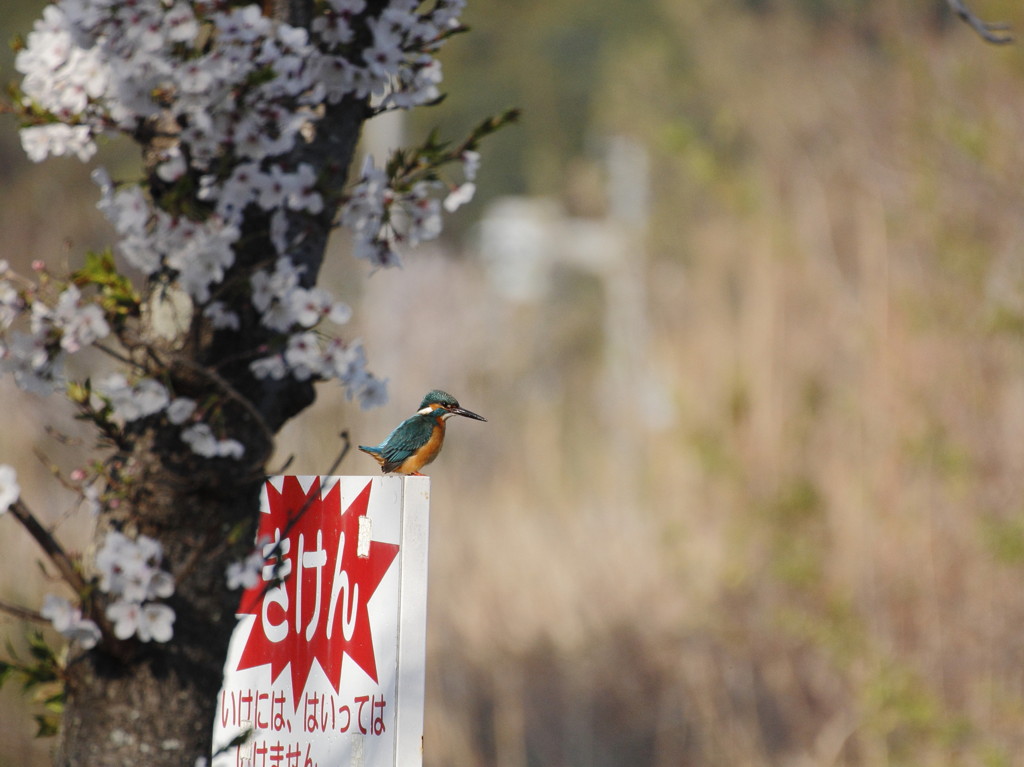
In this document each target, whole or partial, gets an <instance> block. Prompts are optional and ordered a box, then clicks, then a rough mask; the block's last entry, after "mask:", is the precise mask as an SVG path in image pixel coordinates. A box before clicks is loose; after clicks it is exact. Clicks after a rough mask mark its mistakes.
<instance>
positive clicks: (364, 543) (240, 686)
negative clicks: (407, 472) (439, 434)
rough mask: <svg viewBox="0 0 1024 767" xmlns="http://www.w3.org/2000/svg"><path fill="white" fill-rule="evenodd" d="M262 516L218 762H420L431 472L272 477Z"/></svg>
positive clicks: (224, 692) (227, 670) (240, 765)
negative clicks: (258, 561)
mask: <svg viewBox="0 0 1024 767" xmlns="http://www.w3.org/2000/svg"><path fill="white" fill-rule="evenodd" d="M261 512H262V513H261V514H260V525H259V532H258V540H259V541H261V542H262V543H261V544H260V546H261V553H262V555H263V557H264V559H265V561H264V562H263V563H262V564H263V566H262V569H260V570H259V571H258V572H256V571H253V574H254V577H255V581H256V582H255V583H254V584H252V585H251V586H250V587H249V588H248V589H247V590H246V591H245V592H244V593H243V594H242V597H241V600H240V603H239V610H238V613H239V615H238V617H239V621H238V625H237V626H236V628H235V632H234V634H233V635H232V638H231V645H230V648H229V651H228V658H227V661H226V663H225V666H224V679H223V684H222V688H221V691H220V694H219V696H218V700H217V716H216V719H215V721H214V733H213V735H214V737H213V743H214V749H215V755H214V758H213V762H212V764H213V766H214V767H276V766H277V765H282V766H283V765H293V764H294V765H297V766H298V765H301V767H335V766H336V765H344V767H350V766H352V767H419V765H421V764H422V760H423V700H424V663H425V658H426V617H427V612H426V610H427V539H428V532H429V512H430V479H429V478H428V477H404V476H398V475H388V476H380V475H378V476H373V477H316V476H304V477H294V476H286V477H271V478H270V479H269V480H268V481H267V482H266V485H265V487H264V490H263V496H262V503H261ZM245 733H248V737H245V738H244V742H242V743H241V744H237V745H232V746H229V745H228V744H230V743H232V742H233V741H234V740H236V739H239V738H242V737H243V736H244V735H245ZM218 749H222V750H221V751H220V752H219V753H218Z"/></svg>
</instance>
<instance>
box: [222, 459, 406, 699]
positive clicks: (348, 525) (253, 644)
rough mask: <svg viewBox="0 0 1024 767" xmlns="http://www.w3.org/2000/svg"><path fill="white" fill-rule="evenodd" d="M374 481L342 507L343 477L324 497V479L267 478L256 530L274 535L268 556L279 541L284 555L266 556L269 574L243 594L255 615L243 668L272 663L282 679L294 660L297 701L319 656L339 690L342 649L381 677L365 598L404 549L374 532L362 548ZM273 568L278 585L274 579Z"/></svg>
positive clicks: (245, 610) (245, 607) (264, 536)
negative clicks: (276, 481)
mask: <svg viewBox="0 0 1024 767" xmlns="http://www.w3.org/2000/svg"><path fill="white" fill-rule="evenodd" d="M371 485H372V482H367V483H366V487H364V488H363V490H362V492H360V493H359V495H358V497H356V499H355V500H354V501H353V502H352V503H351V504H350V505H349V507H348V508H347V509H345V510H344V512H342V510H341V489H340V483H337V482H336V483H335V484H334V485H333V486H332V487H331V489H330V490H329V491H328V492H327V493H326V495H324V496H323V497H321V494H320V481H319V479H315V480H314V481H313V483H312V485H310V487H309V489H308V490H306V491H303V490H302V487H301V486H300V485H299V481H298V479H297V478H296V477H285V478H284V483H283V485H282V487H281V490H280V492H279V491H278V490H277V489H276V488H275V487H274V486H273V485H272V484H271V483H269V482H268V483H267V496H268V500H269V506H270V513H269V514H262V515H261V520H260V529H259V533H258V537H259V539H261V540H269V541H272V543H270V544H267V545H266V546H265V547H264V552H263V553H264V556H270V555H271V553H272V552H275V549H276V550H277V551H276V553H278V554H279V555H280V557H281V559H282V561H281V562H280V563H279V564H277V565H276V566H275V564H274V563H273V562H271V561H268V563H267V565H266V566H265V567H264V568H263V577H264V580H263V581H261V582H260V583H259V584H257V585H256V586H254V587H253V588H251V589H248V590H247V591H246V592H245V593H244V594H242V600H241V605H240V607H239V613H242V614H249V615H254V616H255V617H256V620H255V622H254V623H253V627H252V631H251V632H250V633H249V638H248V639H247V640H246V643H245V648H244V649H243V650H242V655H241V658H240V659H239V661H238V670H239V671H241V670H243V669H247V668H253V667H255V666H262V665H265V664H268V663H269V664H270V668H271V680H276V679H277V678H278V676H279V675H280V674H281V672H282V671H283V670H284V668H285V666H289V665H290V666H291V679H292V694H293V695H294V701H295V704H296V705H298V700H299V698H300V697H301V695H302V691H303V689H305V686H306V680H307V678H308V677H309V673H310V670H311V669H312V667H313V662H314V661H316V662H317V663H319V664H320V668H322V669H323V671H324V673H325V674H326V675H327V678H328V679H329V680H330V682H331V684H332V685H333V686H334V690H335V692H339V687H340V685H341V671H342V658H343V654H344V655H347V656H348V657H349V658H351V659H352V660H353V661H355V663H356V664H357V665H358V666H359V667H360V668H361V669H362V670H363V671H365V672H366V674H367V675H368V676H369V677H370V678H371V679H373V681H374V682H376V681H378V680H377V660H376V657H375V656H374V652H373V632H372V629H371V627H370V618H369V614H368V612H367V609H366V606H367V602H369V600H370V598H371V597H372V596H373V594H374V591H376V589H377V586H378V585H379V584H380V582H381V579H382V578H383V577H384V574H385V573H386V572H387V571H388V568H389V567H390V566H391V563H392V562H393V561H394V559H395V557H396V556H397V555H398V545H397V544H393V543H381V542H379V541H373V540H370V541H369V546H368V549H366V550H364V551H363V552H360V551H358V548H357V547H358V541H359V532H360V519H363V520H365V519H366V507H367V504H368V503H369V500H370V487H371ZM367 521H368V520H367ZM364 524H365V523H364ZM282 536H283V540H282ZM365 547H366V544H365V542H364V548H365ZM360 553H363V554H364V556H359V554H360ZM275 576H276V578H278V579H280V581H281V583H280V585H278V586H274V585H273V580H274V578H275Z"/></svg>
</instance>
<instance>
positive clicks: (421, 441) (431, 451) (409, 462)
mask: <svg viewBox="0 0 1024 767" xmlns="http://www.w3.org/2000/svg"><path fill="white" fill-rule="evenodd" d="M453 415H464V416H466V417H467V418H475V419H476V420H478V421H486V420H487V419H486V418H484V417H483V416H482V415H477V414H476V413H473V412H471V411H469V410H466V409H465V408H463V407H461V406H460V405H459V401H458V400H457V399H455V397H453V396H452V395H451V394H449V393H448V392H443V391H441V390H440V389H434V390H433V391H430V392H427V396H425V397H424V398H423V402H421V403H420V409H419V410H417V411H416V413H415V415H411V416H409V417H408V418H406V419H405V420H404V421H402V422H401V423H400V424H398V426H396V427H395V428H394V429H393V430H392V432H391V433H390V434H388V436H386V437H385V438H384V441H383V442H381V443H380V444H379V445H377V446H376V447H371V446H368V445H360V446H359V449H360V450H362V451H363V452H364V453H368V454H369V455H371V456H373V458H374V460H376V461H377V463H379V464H380V470H381V471H382V472H384V473H385V474H390V473H392V472H394V473H396V474H412V475H415V476H418V477H421V476H423V475H422V474H420V469H422V468H423V467H424V466H426V465H427V464H428V463H430V462H431V461H433V460H434V459H435V458H437V454H438V453H440V452H441V445H443V444H444V422H445V420H447V419H448V418H450V417H452V416H453Z"/></svg>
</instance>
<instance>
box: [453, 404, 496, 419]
mask: <svg viewBox="0 0 1024 767" xmlns="http://www.w3.org/2000/svg"><path fill="white" fill-rule="evenodd" d="M448 412H449V413H451V414H452V415H464V416H466V418H475V419H476V420H478V421H486V420H487V419H486V418H484V417H483V416H482V415H477V414H476V413H474V412H473V411H472V410H466V408H464V407H453V408H451V409H450V410H449V411H448Z"/></svg>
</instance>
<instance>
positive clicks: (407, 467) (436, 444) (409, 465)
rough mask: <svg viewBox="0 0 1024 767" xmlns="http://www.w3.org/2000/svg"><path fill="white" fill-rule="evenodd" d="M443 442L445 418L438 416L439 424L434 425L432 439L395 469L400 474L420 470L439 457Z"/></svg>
mask: <svg viewBox="0 0 1024 767" xmlns="http://www.w3.org/2000/svg"><path fill="white" fill-rule="evenodd" d="M443 444H444V419H443V418H438V419H437V426H435V427H434V433H433V434H431V435H430V439H428V440H427V441H426V442H425V443H423V447H421V448H420V449H419V450H417V451H416V452H415V453H413V454H412V455H410V456H409V457H408V458H406V459H405V460H404V461H402V465H401V466H399V467H398V468H397V469H395V471H396V472H398V473H399V474H412V473H413V472H417V471H419V470H420V469H422V468H423V467H424V466H426V465H427V464H428V463H430V462H431V461H433V460H434V459H435V458H437V454H438V453H440V452H441V446H442V445H443Z"/></svg>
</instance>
